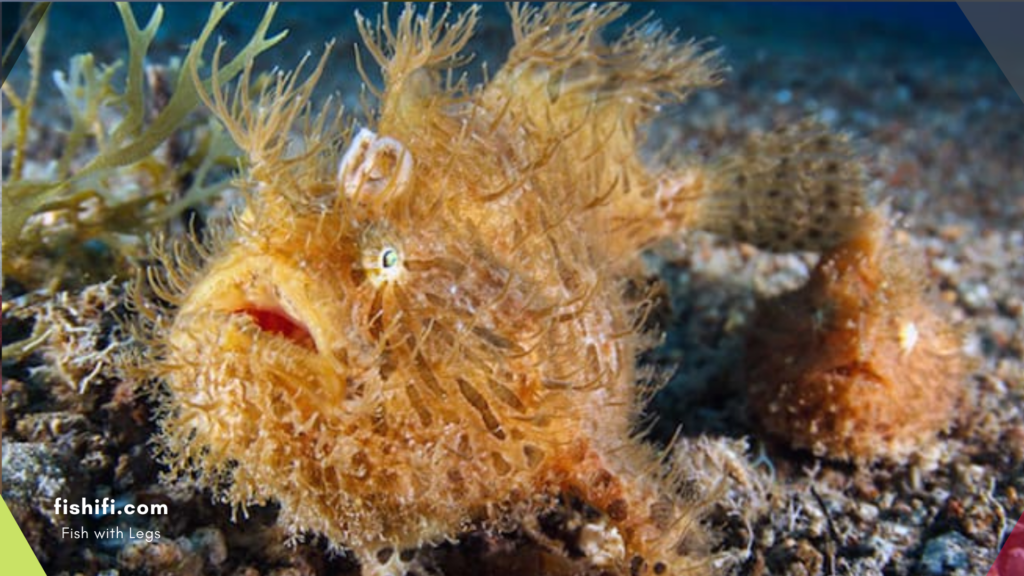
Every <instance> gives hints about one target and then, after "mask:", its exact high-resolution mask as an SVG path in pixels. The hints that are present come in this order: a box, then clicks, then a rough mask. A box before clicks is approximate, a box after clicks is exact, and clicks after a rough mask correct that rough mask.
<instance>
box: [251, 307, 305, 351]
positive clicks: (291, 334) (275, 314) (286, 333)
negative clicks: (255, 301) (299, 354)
mask: <svg viewBox="0 0 1024 576" xmlns="http://www.w3.org/2000/svg"><path fill="white" fill-rule="evenodd" d="M236 313H242V314H246V315H248V316H249V317H250V318H252V320H253V322H255V323H256V325H257V326H259V328H260V330H262V331H264V332H269V333H271V334H275V335H277V336H281V337H283V338H287V339H288V340H291V341H292V342H293V343H295V344H298V345H299V346H303V347H305V348H309V349H310V350H316V343H315V342H314V341H313V336H312V334H310V333H309V330H307V329H306V327H305V326H303V325H302V324H300V323H299V322H296V321H295V320H293V319H292V318H291V317H290V316H288V315H287V314H285V313H284V312H282V311H280V310H272V309H267V308H256V307H251V308H242V309H241V310H237V311H236Z"/></svg>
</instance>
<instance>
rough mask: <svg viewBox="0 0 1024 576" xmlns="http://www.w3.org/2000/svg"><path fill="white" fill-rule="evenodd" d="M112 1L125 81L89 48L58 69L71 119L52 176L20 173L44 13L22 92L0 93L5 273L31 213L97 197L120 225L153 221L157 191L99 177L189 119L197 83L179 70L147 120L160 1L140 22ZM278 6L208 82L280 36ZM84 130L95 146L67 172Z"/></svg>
mask: <svg viewBox="0 0 1024 576" xmlns="http://www.w3.org/2000/svg"><path fill="white" fill-rule="evenodd" d="M230 8H231V5H230V4H224V3H216V4H214V5H213V7H212V9H211V11H210V16H209V18H208V20H207V22H206V24H205V25H204V27H203V29H202V31H201V32H200V34H199V36H198V38H197V39H196V40H195V41H194V42H193V43H192V45H191V47H190V48H189V51H188V53H187V54H186V56H185V58H184V61H183V64H182V68H181V69H182V70H185V69H189V68H192V67H196V66H198V63H199V62H200V60H201V58H202V54H203V51H204V49H205V47H206V45H207V42H208V40H209V38H210V36H211V35H212V34H213V32H214V31H215V30H216V29H217V27H218V25H219V24H220V22H221V20H222V19H223V18H224V16H225V15H226V14H227V12H228V11H229V10H230ZM117 9H118V11H119V12H120V15H121V19H122V22H123V24H124V29H125V34H126V36H127V38H128V51H129V56H128V68H127V78H126V81H125V87H124V89H123V90H122V91H118V90H116V89H115V88H114V87H113V86H112V85H111V81H112V78H113V72H114V70H115V69H116V67H117V66H118V64H114V65H110V66H98V65H96V64H95V62H94V59H93V57H92V55H90V54H86V55H80V56H77V57H75V58H74V59H73V60H72V64H71V70H70V73H69V74H68V75H67V76H65V75H62V74H56V75H55V81H56V83H57V86H58V89H59V90H60V92H61V94H62V96H63V97H64V98H65V100H66V101H67V105H68V109H69V110H70V111H71V115H72V127H71V130H70V132H69V133H68V136H67V139H66V141H65V143H64V144H65V145H64V153H63V155H62V158H61V159H60V160H59V162H58V168H57V171H56V174H55V176H54V177H53V178H52V179H38V180H28V179H23V178H22V169H21V166H22V161H21V160H20V159H21V158H23V157H24V155H25V150H26V147H27V142H26V134H27V133H28V127H29V125H30V116H31V113H32V104H33V102H34V99H35V92H36V88H37V86H38V83H39V78H40V75H41V73H42V70H41V66H40V64H39V51H40V50H41V46H42V42H43V34H42V33H41V32H42V31H44V30H45V21H44V22H42V23H41V24H40V28H39V29H37V31H36V33H35V34H33V36H32V38H31V39H30V41H29V43H28V45H27V51H28V52H29V56H30V57H29V60H30V62H31V63H32V68H31V75H30V81H29V88H28V91H27V93H26V95H25V97H24V98H18V97H17V95H16V94H14V91H13V90H11V89H6V86H5V93H6V94H7V96H8V98H9V99H10V100H11V102H12V104H13V105H14V107H15V109H16V114H17V119H18V128H19V132H18V136H17V140H16V142H15V144H14V158H15V162H14V164H13V167H14V168H15V169H13V170H12V173H11V177H10V178H9V179H8V181H6V182H4V186H3V233H2V236H3V257H4V260H3V271H4V274H5V275H6V274H14V273H16V261H15V260H16V259H15V258H14V257H15V256H17V255H19V254H24V253H27V252H29V251H31V250H32V249H33V248H34V247H36V245H38V244H39V239H35V240H33V239H31V238H25V237H24V232H25V227H26V224H27V223H28V221H29V219H30V218H31V217H32V216H34V215H36V214H40V213H43V212H48V211H64V212H65V213H66V214H68V215H69V219H71V220H72V221H77V219H78V216H77V215H78V213H79V212H81V211H82V210H83V208H84V207H83V203H85V202H87V201H94V202H98V203H99V205H100V220H101V221H102V222H107V221H108V219H111V218H112V217H115V218H116V220H117V221H118V222H119V223H121V224H124V225H127V226H129V229H128V230H124V231H127V232H139V231H144V229H145V227H146V226H148V225H150V224H151V223H152V219H149V218H145V217H143V211H144V210H145V209H147V208H148V207H149V206H150V205H151V204H153V202H154V201H156V200H161V201H162V200H163V198H159V197H147V198H136V199H131V200H128V201H119V200H120V199H119V198H117V194H116V192H117V191H115V190H111V191H108V190H107V189H106V187H104V186H100V185H97V184H96V182H97V180H99V179H102V178H105V177H109V176H111V175H113V173H112V172H111V171H114V170H118V169H123V168H130V167H132V166H134V165H136V164H137V163H139V162H140V161H144V160H147V159H149V158H151V157H152V155H153V153H154V152H155V151H156V150H157V148H158V147H159V146H160V145H161V144H162V143H163V142H164V141H166V140H167V139H168V138H169V137H170V136H171V135H172V134H174V133H175V132H176V131H177V130H179V129H181V128H182V127H183V126H184V125H186V122H187V118H188V116H189V115H190V114H191V113H192V111H193V110H195V108H196V106H197V105H198V104H199V102H200V98H199V87H198V86H197V85H196V82H195V80H194V79H193V76H192V75H190V74H178V78H177V83H176V86H175V88H174V92H173V95H172V96H171V97H170V99H169V100H168V102H167V105H166V106H164V107H163V109H162V110H161V111H160V113H159V114H158V115H157V116H156V118H154V119H153V121H152V122H150V123H149V124H148V125H146V124H145V123H144V118H145V116H146V111H147V110H146V102H145V99H144V97H143V94H144V90H143V85H144V83H145V81H146V79H145V66H144V63H145V60H146V54H147V51H148V49H149V47H150V44H151V43H152V41H153V39H154V37H155V35H156V31H157V29H158V28H159V26H160V23H161V21H162V18H163V9H162V8H161V7H159V6H158V7H157V8H156V9H155V10H154V12H153V15H152V16H151V17H150V19H149V21H148V23H147V25H146V26H145V27H144V28H140V27H139V25H138V23H137V22H136V20H135V17H134V16H133V14H132V10H131V7H130V6H129V5H128V4H127V3H119V4H118V5H117ZM275 11H276V5H275V4H271V5H270V6H269V7H268V8H267V10H266V12H265V14H264V16H263V19H262V20H261V21H260V23H259V25H258V26H257V28H256V30H255V31H254V32H253V35H252V37H251V39H250V40H249V42H248V43H247V45H246V46H245V47H244V48H243V49H242V50H240V51H239V53H238V54H237V55H236V56H235V58H233V59H232V60H231V61H230V62H229V63H227V64H226V65H224V66H222V67H219V68H218V69H217V70H216V72H215V73H213V74H211V77H210V78H207V79H205V80H202V82H203V83H207V84H209V83H211V82H213V81H214V80H215V81H216V82H218V83H224V82H228V81H230V79H231V78H233V77H235V76H237V75H238V74H239V73H240V72H241V71H242V69H243V67H244V66H245V64H246V63H247V62H250V61H251V60H252V59H253V58H255V57H256V56H257V55H259V54H260V53H261V52H263V51H265V50H267V49H269V48H271V47H272V46H274V45H275V44H277V43H278V42H279V41H280V40H281V39H283V38H284V36H285V34H287V32H286V31H283V32H280V33H278V34H275V35H273V36H269V37H268V35H267V31H268V29H269V27H270V23H271V20H272V19H273V16H274V12H275ZM111 104H114V105H116V106H117V107H118V108H120V109H121V112H122V115H121V117H122V120H121V122H120V123H119V124H118V125H117V126H116V127H114V128H113V129H112V130H111V127H110V126H105V125H104V124H103V121H102V120H101V117H100V110H101V109H102V108H104V107H105V106H109V105H111ZM89 136H93V137H95V140H96V144H97V148H98V150H97V151H96V152H95V154H94V155H93V156H92V158H91V159H90V160H88V161H87V162H86V163H85V165H84V166H83V167H82V168H81V169H79V170H77V171H73V172H72V170H71V162H72V160H73V159H74V158H76V157H77V156H80V155H81V154H82V153H83V148H84V146H85V143H86V141H88V140H89V138H88V137H89ZM108 204H114V205H117V206H119V207H120V208H122V209H126V210H127V211H128V212H130V213H131V214H130V215H128V216H132V217H125V216H126V215H125V213H124V211H125V210H118V209H116V208H115V209H111V208H109V207H108ZM133 223H134V224H133Z"/></svg>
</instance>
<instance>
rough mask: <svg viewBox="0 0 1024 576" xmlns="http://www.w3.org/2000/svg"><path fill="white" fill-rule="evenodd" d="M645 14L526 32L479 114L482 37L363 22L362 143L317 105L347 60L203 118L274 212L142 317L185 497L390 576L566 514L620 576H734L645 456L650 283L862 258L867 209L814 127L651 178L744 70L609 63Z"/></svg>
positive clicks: (458, 26) (546, 21)
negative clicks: (470, 76)
mask: <svg viewBox="0 0 1024 576" xmlns="http://www.w3.org/2000/svg"><path fill="white" fill-rule="evenodd" d="M625 10H626V8H625V7H624V6H622V5H618V4H610V3H593V4H565V3H551V4H547V5H544V6H532V5H531V6H525V5H524V6H512V7H510V12H511V20H512V27H513V29H512V33H513V37H514V40H515V44H514V46H513V47H512V48H511V50H510V52H509V54H508V58H507V61H506V63H505V64H504V65H503V67H502V68H501V69H500V70H498V72H497V73H495V74H492V75H491V76H490V77H489V78H488V79H487V80H486V81H485V82H483V83H481V84H479V85H475V84H472V83H470V82H468V81H467V80H466V79H465V77H462V76H460V75H458V74H457V73H455V72H454V71H453V70H454V69H455V68H456V67H457V66H460V65H462V64H464V63H465V61H466V57H465V55H464V54H463V53H462V52H463V49H464V47H465V45H466V43H467V41H468V40H469V39H470V37H471V35H472V33H473V29H474V26H475V24H476V21H477V17H478V16H477V11H476V9H475V8H473V9H468V10H465V11H462V12H461V14H455V15H452V14H449V13H448V12H447V11H446V12H445V14H444V15H442V16H440V17H435V14H434V9H433V7H431V8H429V9H426V10H425V11H424V12H422V13H419V14H418V13H417V12H416V9H415V8H413V7H411V6H407V7H406V8H405V9H404V11H403V12H402V13H401V15H400V16H399V17H398V18H397V19H394V20H390V19H389V18H388V17H387V15H386V14H385V16H384V18H382V20H381V21H380V22H378V23H377V24H376V25H372V24H370V23H369V22H367V21H366V20H363V19H360V32H361V35H362V37H363V45H364V49H365V50H366V52H368V53H369V54H370V55H371V56H372V57H373V59H374V60H376V62H377V63H378V64H379V65H380V67H381V70H382V78H383V84H382V86H373V85H372V84H371V83H370V81H369V80H368V79H367V78H368V77H367V76H366V75H365V74H364V80H366V82H367V84H368V86H367V88H368V91H369V92H370V93H371V95H372V96H374V97H376V101H377V104H376V107H375V108H374V110H372V111H371V112H370V113H369V114H368V119H367V120H366V121H365V125H361V126H354V127H352V128H351V129H349V128H346V126H347V124H345V123H344V122H343V121H340V120H338V119H336V118H335V115H333V114H329V113H327V112H321V113H314V112H316V110H314V109H313V107H312V105H311V103H310V99H311V92H312V89H313V85H314V84H315V82H316V81H317V78H318V77H319V76H320V74H321V72H322V70H323V68H324V65H325V60H323V59H322V60H321V61H320V63H319V66H318V67H316V69H315V70H314V71H313V72H312V73H311V74H309V75H308V76H307V77H306V79H305V80H300V78H299V76H300V74H299V73H298V71H296V73H293V74H285V75H280V76H279V77H278V78H277V81H276V82H271V84H270V85H269V86H267V87H266V88H264V89H263V90H262V92H261V95H259V96H255V95H253V94H252V92H253V90H252V88H251V86H250V84H251V83H250V78H251V74H250V71H251V64H250V67H249V68H247V69H246V71H245V73H243V78H242V80H241V82H240V83H239V86H238V87H237V88H235V89H227V88H226V87H223V86H219V85H217V84H216V83H214V84H213V85H212V86H210V87H208V88H207V89H205V90H202V93H203V97H204V100H205V101H206V103H207V105H208V106H209V108H210V109H211V110H212V112H213V113H214V114H215V115H217V116H218V117H219V119H220V120H221V121H222V122H223V123H224V125H225V126H226V128H227V130H228V131H229V132H230V133H231V135H232V137H233V138H234V139H235V141H236V142H237V143H238V145H239V146H240V147H241V149H242V150H243V152H244V154H245V155H246V156H247V158H248V162H247V163H246V168H245V170H244V171H243V173H242V174H241V175H240V178H239V186H240V187H241V188H242V189H243V190H245V191H246V192H247V204H246V206H245V208H244V210H242V211H240V212H239V213H238V214H237V215H236V216H235V217H234V218H233V221H232V222H231V224H230V225H228V226H226V227H225V229H224V234H222V235H221V236H223V238H221V239H220V240H219V241H217V242H214V243H209V242H207V243H203V244H199V243H195V242H193V243H192V244H184V245H180V246H178V247H177V248H176V249H175V250H168V251H167V252H168V253H172V254H173V256H169V257H167V258H165V259H164V260H165V262H164V264H163V265H162V266H160V267H158V268H154V269H152V270H150V274H149V276H150V282H149V285H150V286H151V290H152V291H153V292H155V293H156V294H157V295H158V296H160V300H162V301H163V304H162V305H161V306H162V307H161V306H157V305H156V304H152V303H140V305H139V306H140V309H141V310H142V311H143V312H146V314H145V315H146V316H148V317H149V321H150V323H151V325H150V326H148V330H149V338H148V339H149V341H150V347H149V348H150V353H149V354H148V356H147V359H148V366H150V367H151V370H152V373H153V374H154V375H155V376H156V377H157V379H158V380H159V381H160V382H161V383H162V385H161V394H160V401H159V402H160V414H159V424H160V432H159V435H160V437H159V446H160V454H161V458H162V461H163V462H164V463H166V464H167V465H168V466H169V468H170V469H171V471H172V473H173V474H174V475H176V476H177V477H178V478H181V479H186V480H190V481H191V482H193V483H194V484H195V485H198V486H200V487H203V488H206V489H209V490H211V491H212V492H213V493H214V494H216V495H217V496H218V498H219V499H220V500H222V501H224V502H226V503H229V504H231V505H232V506H234V507H235V508H237V509H243V510H244V508H245V507H246V506H249V505H256V504H262V503H267V502H275V503H277V504H278V505H279V507H280V515H279V520H278V521H279V522H280V523H282V524H283V525H284V526H286V527H287V528H288V529H289V530H290V531H292V532H293V533H296V534H302V533H309V534H316V535H320V536H323V537H324V538H325V539H326V540H327V541H328V542H330V543H331V544H332V545H333V546H334V547H336V548H339V549H342V548H344V549H348V550H351V551H352V552H353V553H354V554H355V555H356V556H357V557H358V559H359V560H360V562H361V564H362V567H363V568H362V569H363V573H364V574H388V575H391V574H404V573H405V572H406V571H407V570H409V569H410V567H411V566H412V565H413V564H415V562H416V559H415V555H412V554H408V553H403V552H406V551H408V550H411V549H417V548H419V547H421V546H424V545H429V544H432V543H437V542H440V541H443V540H445V539H453V538H456V537H458V535H459V534H461V533H464V532H466V531H468V530H488V529H498V527H499V526H507V525H509V522H510V521H511V522H515V521H517V520H520V519H523V518H525V517H527V516H529V515H531V514H532V515H536V514H537V513H538V512H539V511H541V510H543V509H545V508H549V507H551V506H553V505H554V503H555V502H557V499H558V497H559V496H564V495H566V494H572V495H573V496H574V497H578V498H580V499H581V500H582V501H583V502H585V503H586V504H587V505H589V506H590V507H592V508H593V509H595V510H597V511H598V512H599V513H601V514H603V520H602V521H601V522H603V524H602V529H601V530H600V531H598V532H599V538H598V541H596V542H591V543H590V544H589V545H588V546H586V547H584V552H586V553H592V557H591V558H590V560H591V561H592V562H593V563H594V564H595V565H600V566H606V567H607V569H608V570H612V571H617V572H622V573H627V574H628V573H632V574H681V573H687V574H690V573H703V572H709V571H711V570H712V568H711V562H710V561H709V559H710V558H711V555H710V552H708V547H707V546H703V545H701V544H700V542H702V540H704V539H703V538H702V537H701V527H700V521H699V520H700V508H701V505H702V503H701V502H699V501H696V500H699V498H692V497H691V498H686V497H684V496H683V495H681V494H682V492H683V491H681V490H678V488H679V487H680V486H679V485H680V483H681V479H680V478H679V476H680V473H679V472H678V471H675V470H674V469H673V467H672V465H671V462H668V460H669V459H668V458H666V457H665V455H664V453H663V452H660V451H659V450H658V449H656V448H655V447H653V446H650V445H647V444H644V443H643V442H642V441H641V439H639V438H638V433H637V431H636V428H637V426H636V424H637V422H638V419H639V414H640V412H641V410H642V409H643V404H644V401H645V400H646V399H647V398H649V397H650V391H651V386H652V381H653V380H654V379H655V378H653V377H652V375H651V374H649V373H645V372H643V371H642V370H639V369H638V368H637V365H636V361H637V356H638V355H639V354H640V353H641V352H643V351H644V350H646V349H647V348H648V347H649V346H650V345H651V344H652V343H653V342H654V340H655V338H653V337H651V336H650V335H647V334H645V333H644V330H643V326H644V317H645V311H646V310H648V309H649V307H650V301H649V298H647V297H646V296H644V295H639V296H638V295H637V294H636V292H637V291H636V290H635V289H633V290H630V289H629V286H630V281H631V280H632V279H635V277H636V275H637V274H638V272H640V271H641V266H640V259H639V255H640V253H641V251H642V250H643V249H644V248H646V247H648V246H650V245H652V244H653V243H655V242H657V241H659V240H662V239H664V238H667V237H671V236H676V235H678V234H679V233H680V232H681V231H685V230H696V229H702V230H708V231H711V232H716V233H719V234H723V235H725V236H727V237H729V238H734V239H736V240H740V241H745V242H750V243H752V244H754V245H757V246H760V247H764V248H768V249H776V250H792V249H817V248H824V247H828V246H832V245H834V244H836V243H838V242H841V241H842V240H843V239H844V238H845V237H846V236H847V235H848V233H849V229H850V228H851V227H852V226H853V224H852V222H853V221H854V220H855V218H854V217H855V216H856V215H857V214H859V213H860V211H861V209H862V204H863V199H862V194H861V184H860V182H859V180H858V178H857V167H856V164H855V163H854V162H853V160H852V155H851V154H850V151H849V149H848V148H849V147H848V145H847V144H846V142H845V140H844V139H843V138H842V137H839V136H835V135H832V134H829V133H827V132H825V131H824V130H823V129H821V128H820V127H819V126H818V125H816V124H812V123H803V124H799V125H794V126H789V127H786V128H783V129H781V130H779V131H777V132H774V133H770V134H765V135H761V136H760V137H757V138H752V139H751V141H750V142H749V143H748V145H747V146H745V147H743V148H741V149H739V150H737V151H735V152H734V153H732V154H731V155H723V157H722V158H720V159H718V160H715V161H714V162H705V163H702V162H700V161H699V160H693V159H689V160H688V161H686V162H670V163H668V164H669V165H665V166H654V165H651V163H649V162H647V161H645V158H644V155H643V154H642V152H641V150H640V149H641V145H642V144H643V134H644V128H645V126H646V125H647V124H648V123H649V122H650V121H651V120H652V119H653V118H654V117H655V116H656V115H657V113H658V112H659V110H660V109H661V108H662V106H664V105H668V104H672V103H676V102H680V101H682V100H683V99H684V98H686V97H687V96H688V95H689V94H690V93H691V92H692V91H694V90H696V89H701V88H707V87H712V86H714V85H715V84H717V83H718V82H719V81H720V70H721V67H720V66H719V64H718V60H717V55H716V53H715V52H714V51H709V50H707V49H705V46H704V44H702V43H699V42H692V41H690V42H680V41H677V39H676V37H675V35H674V34H669V33H665V32H663V31H662V30H661V28H660V27H659V26H658V25H656V23H654V22H652V21H650V20H646V19H645V20H641V21H640V22H639V23H636V24H634V25H630V26H627V27H626V28H625V31H624V33H623V34H622V36H621V37H619V38H618V39H616V40H608V39H606V38H604V37H603V36H602V32H603V31H604V29H605V28H606V26H607V25H608V24H610V23H612V22H613V21H616V20H618V19H620V18H621V17H622V16H623V14H624V12H625ZM216 60H217V58H216V57H215V58H214V66H215V67H216ZM193 72H194V71H193ZM197 77H198V76H197ZM588 550H589V551H590V552H587V551H588Z"/></svg>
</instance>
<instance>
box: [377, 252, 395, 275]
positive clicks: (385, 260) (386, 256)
mask: <svg viewBox="0 0 1024 576" xmlns="http://www.w3.org/2000/svg"><path fill="white" fill-rule="evenodd" d="M397 265H398V251H397V250H395V249H394V248H385V249H383V250H381V252H380V267H381V268H383V269H385V270H387V269H389V268H394V267H395V266H397Z"/></svg>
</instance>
